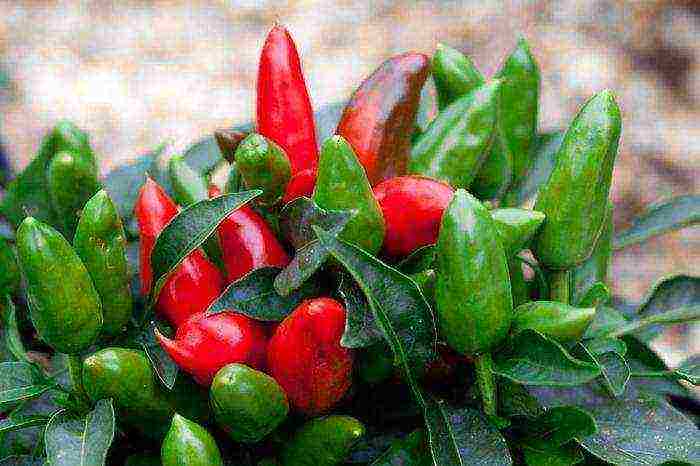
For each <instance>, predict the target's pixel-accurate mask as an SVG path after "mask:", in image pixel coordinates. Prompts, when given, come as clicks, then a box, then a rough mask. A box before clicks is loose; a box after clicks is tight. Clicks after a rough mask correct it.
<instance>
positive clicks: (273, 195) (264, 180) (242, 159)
mask: <svg viewBox="0 0 700 466" xmlns="http://www.w3.org/2000/svg"><path fill="white" fill-rule="evenodd" d="M236 168H237V169H238V171H239V172H240V174H241V177H242V178H243V182H244V183H245V184H246V186H247V187H248V188H249V189H261V190H262V191H263V194H262V195H261V196H260V197H259V198H258V200H259V201H260V202H262V203H263V204H267V205H275V204H277V202H279V200H280V199H281V198H282V196H283V195H284V192H285V190H286V189H287V184H288V183H289V179H290V177H291V166H290V165H289V160H287V156H286V155H285V153H284V150H282V148H281V147H280V146H278V145H277V144H275V143H274V142H272V141H268V140H267V139H266V138H265V136H261V135H259V134H251V135H250V136H248V137H247V138H245V139H244V140H243V141H242V142H241V143H240V145H239V146H238V149H237V150H236ZM295 189H296V188H295Z"/></svg>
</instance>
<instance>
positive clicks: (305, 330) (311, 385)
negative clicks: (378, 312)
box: [267, 298, 353, 415]
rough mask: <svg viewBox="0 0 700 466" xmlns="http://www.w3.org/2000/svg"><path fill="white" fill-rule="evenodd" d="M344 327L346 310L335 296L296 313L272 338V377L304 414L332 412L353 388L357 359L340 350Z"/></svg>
mask: <svg viewBox="0 0 700 466" xmlns="http://www.w3.org/2000/svg"><path fill="white" fill-rule="evenodd" d="M344 329H345V309H344V308H343V306H342V305H341V304H340V303H339V302H338V301H336V300H334V299H331V298H316V299H311V300H308V301H304V302H303V303H301V304H300V305H299V306H298V307H297V308H296V309H294V311H293V312H292V313H291V314H290V315H289V316H287V318H286V319H284V321H282V323H281V324H280V325H279V326H278V327H277V329H276V330H275V333H274V334H273V336H272V338H271V339H270V344H269V346H268V350H267V363H268V367H269V370H270V375H272V377H274V378H275V380H277V382H278V383H279V384H280V385H281V386H282V388H284V390H285V392H287V396H288V397H289V401H290V402H291V404H292V405H293V406H294V407H295V408H296V409H298V410H299V411H301V412H303V413H304V414H307V415H316V414H319V413H323V412H325V411H327V410H329V409H330V408H331V407H333V405H335V404H336V403H337V402H338V401H339V400H340V399H341V398H342V397H343V395H345V392H346V391H347V390H348V388H350V384H351V382H352V363H353V355H352V352H351V351H350V350H349V349H347V348H343V347H342V346H340V338H341V337H342V335H343V331H344Z"/></svg>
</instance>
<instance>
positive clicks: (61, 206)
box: [46, 151, 100, 236]
mask: <svg viewBox="0 0 700 466" xmlns="http://www.w3.org/2000/svg"><path fill="white" fill-rule="evenodd" d="M97 177H98V173H97V163H96V162H95V158H94V157H93V155H92V152H67V151H66V152H59V153H57V154H56V155H55V156H54V157H53V159H51V162H50V163H49V165H48V169H47V172H46V178H47V184H48V191H49V196H50V198H51V204H52V206H53V209H54V211H55V212H56V215H57V219H58V222H59V223H60V224H61V225H62V227H61V230H62V231H63V233H64V234H65V235H66V236H72V235H73V233H74V232H75V226H76V225H77V223H78V218H79V217H80V211H81V209H82V208H83V206H84V205H85V202H87V200H88V199H90V197H92V195H93V194H95V193H96V192H97V191H98V190H99V189H100V184H99V182H98V181H97Z"/></svg>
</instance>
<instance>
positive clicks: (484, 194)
mask: <svg viewBox="0 0 700 466" xmlns="http://www.w3.org/2000/svg"><path fill="white" fill-rule="evenodd" d="M495 132H496V134H495V136H494V140H493V144H492V145H491V152H490V153H489V154H488V156H486V160H484V163H483V164H482V165H481V168H480V169H479V172H478V173H477V174H476V177H474V181H472V184H471V186H470V188H469V190H470V191H471V192H472V193H474V195H476V196H478V197H479V198H480V199H500V198H501V197H503V195H504V194H505V193H506V191H507V190H508V188H509V187H510V185H511V182H512V180H513V154H512V153H511V152H510V149H508V146H507V145H506V142H505V138H504V137H503V130H502V129H501V125H500V123H497V125H496V130H495Z"/></svg>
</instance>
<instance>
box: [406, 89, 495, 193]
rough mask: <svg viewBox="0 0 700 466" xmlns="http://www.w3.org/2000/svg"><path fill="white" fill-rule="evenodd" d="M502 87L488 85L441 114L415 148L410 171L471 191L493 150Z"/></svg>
mask: <svg viewBox="0 0 700 466" xmlns="http://www.w3.org/2000/svg"><path fill="white" fill-rule="evenodd" d="M500 87H501V81H499V80H494V81H491V82H490V83H486V84H484V85H483V86H480V87H478V88H476V89H475V90H474V91H472V92H470V93H469V94H467V95H465V96H463V97H460V98H459V99H458V100H456V101H455V102H454V103H452V104H451V105H450V106H448V107H447V108H446V109H445V110H443V111H442V112H440V113H439V114H438V116H437V118H435V120H433V122H432V123H430V126H428V129H426V131H425V132H424V133H423V134H422V135H421V136H420V137H419V138H418V140H417V141H416V143H415V144H414V145H413V148H412V150H411V164H410V167H409V171H410V172H411V173H414V174H418V175H425V176H429V177H431V178H435V179H438V180H441V181H445V182H447V183H448V184H450V186H452V187H454V188H468V187H469V185H470V184H471V182H472V180H473V179H474V177H475V176H476V174H477V172H478V171H479V168H480V167H481V165H482V163H483V161H484V159H485V158H486V155H487V154H488V152H489V149H490V147H491V141H492V140H493V134H494V128H495V126H496V112H497V102H498V95H499V93H500Z"/></svg>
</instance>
